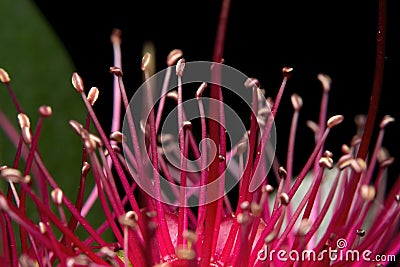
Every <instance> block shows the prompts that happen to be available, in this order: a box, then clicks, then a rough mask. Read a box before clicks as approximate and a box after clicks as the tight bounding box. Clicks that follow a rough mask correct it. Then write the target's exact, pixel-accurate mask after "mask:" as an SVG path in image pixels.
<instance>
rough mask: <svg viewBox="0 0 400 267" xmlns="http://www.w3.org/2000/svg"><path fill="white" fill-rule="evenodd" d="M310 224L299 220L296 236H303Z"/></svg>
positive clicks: (308, 221) (307, 221)
mask: <svg viewBox="0 0 400 267" xmlns="http://www.w3.org/2000/svg"><path fill="white" fill-rule="evenodd" d="M311 226H312V223H311V221H310V220H308V219H303V220H301V222H300V224H299V228H298V229H297V234H298V235H300V236H305V235H306V234H307V233H308V231H309V230H310V228H311Z"/></svg>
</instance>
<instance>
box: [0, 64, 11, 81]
mask: <svg viewBox="0 0 400 267" xmlns="http://www.w3.org/2000/svg"><path fill="white" fill-rule="evenodd" d="M0 81H1V82H2V83H4V84H7V83H10V82H11V79H10V76H9V75H8V73H7V71H5V70H4V69H3V68H0Z"/></svg>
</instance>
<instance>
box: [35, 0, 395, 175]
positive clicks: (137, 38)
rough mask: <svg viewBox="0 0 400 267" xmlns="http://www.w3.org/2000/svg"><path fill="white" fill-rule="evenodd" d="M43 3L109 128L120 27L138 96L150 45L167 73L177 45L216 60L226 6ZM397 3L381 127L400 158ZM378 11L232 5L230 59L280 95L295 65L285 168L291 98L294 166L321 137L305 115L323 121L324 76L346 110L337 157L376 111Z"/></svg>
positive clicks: (333, 145)
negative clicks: (298, 101) (297, 102)
mask: <svg viewBox="0 0 400 267" xmlns="http://www.w3.org/2000/svg"><path fill="white" fill-rule="evenodd" d="M35 2H36V4H37V5H38V7H39V8H40V9H41V11H42V12H43V14H44V15H45V17H46V18H47V19H48V21H49V22H50V23H51V25H52V26H53V28H54V30H55V31H56V33H57V34H58V35H59V37H60V38H61V40H62V42H63V43H64V45H65V47H66V49H67V50H68V52H69V53H70V55H71V57H72V59H73V62H74V64H75V66H76V70H77V71H78V72H79V73H80V75H81V76H82V78H83V79H84V82H85V84H86V85H87V86H88V87H89V86H97V87H99V89H100V90H101V94H102V96H101V98H99V101H98V103H96V105H95V109H96V111H97V112H98V114H100V117H101V120H102V121H103V122H104V123H103V125H105V128H106V130H107V127H108V125H109V124H110V123H109V121H110V119H111V109H110V106H111V103H112V99H111V96H112V93H111V91H112V89H111V88H112V79H113V77H112V75H111V74H110V73H109V67H110V66H112V64H113V52H112V45H111V43H110V34H111V31H112V29H113V28H119V29H121V30H122V57H123V62H122V64H123V70H124V80H125V84H126V87H127V88H128V89H129V90H130V91H129V93H130V94H131V95H132V94H133V93H134V90H135V88H138V87H139V86H140V84H141V83H142V73H141V71H140V64H141V58H142V48H143V43H144V42H146V41H152V42H153V43H154V45H155V47H156V55H155V56H156V65H157V69H158V70H161V69H163V68H165V67H166V64H165V59H166V56H167V55H168V53H169V52H170V51H171V50H172V49H175V48H179V49H182V50H183V53H184V57H185V59H186V60H187V61H196V60H211V59H212V52H213V46H214V39H215V33H216V27H217V22H218V16H219V11H220V4H221V1H210V0H206V1H71V0H69V1H65V0H61V1H45V0H36V1H35ZM396 2H398V1H394V0H388V12H387V25H388V26H387V46H386V62H385V75H384V84H383V88H382V95H381V101H380V105H379V111H378V116H377V125H378V124H379V122H380V119H381V118H382V117H383V116H384V115H386V114H390V115H392V116H393V117H394V118H395V119H396V122H395V123H394V124H392V125H390V126H388V130H387V133H386V139H385V141H384V145H385V146H386V147H387V148H388V149H389V152H390V153H391V154H392V155H393V156H395V157H397V158H399V156H400V154H399V151H400V146H399V141H398V139H399V137H398V134H399V132H400V131H399V129H400V127H399V123H400V116H399V115H400V112H399V110H400V109H399V100H398V97H397V95H398V93H397V91H399V89H400V88H399V83H398V79H397V75H398V72H399V70H400V56H399V50H400V49H399V48H400V43H399V39H400V38H399V36H400V29H399V27H400V21H399V20H400V19H399V18H400V16H399V14H398V13H399V11H400V9H399V8H398V4H396ZM395 5H396V6H395ZM377 10H378V0H373V1H372V0H367V1H360V0H357V1H344V0H338V1H292V0H290V1H232V3H231V10H230V15H229V22H228V31H227V35H226V44H225V51H224V59H225V63H226V64H227V65H229V66H232V67H234V68H236V69H239V70H240V71H242V72H243V73H245V74H246V75H248V76H251V77H255V78H257V79H258V80H259V81H260V82H261V86H262V87H263V88H265V89H266V92H267V95H268V96H272V97H275V95H276V93H277V90H278V88H279V85H280V82H281V69H282V67H284V66H290V67H293V68H294V74H293V77H292V79H291V80H290V81H289V83H288V86H287V90H286V92H285V95H284V98H283V100H282V106H281V109H280V111H279V112H278V116H277V118H276V123H277V133H278V140H277V141H278V143H277V155H278V157H279V158H280V159H281V160H280V161H281V162H282V163H283V164H284V159H285V153H286V144H287V140H288V130H289V126H290V121H291V116H292V110H293V108H292V106H291V104H290V95H291V94H292V93H297V94H299V95H300V96H301V97H302V98H303V102H304V107H303V109H302V110H301V113H300V123H299V133H298V135H297V143H296V148H295V157H296V159H297V160H296V165H295V171H299V170H300V167H301V166H302V164H304V163H305V160H306V159H307V157H306V155H308V154H309V153H310V152H311V150H312V148H313V134H312V133H311V131H310V130H309V129H308V128H307V127H306V126H305V121H306V120H308V119H311V120H315V121H316V120H317V119H318V111H319V104H320V103H319V100H320V97H321V93H322V89H321V85H320V83H319V81H318V80H317V74H318V73H325V74H328V75H329V76H330V77H331V78H332V80H333V83H332V90H331V92H330V100H329V111H328V116H332V115H335V114H343V115H344V116H345V121H344V122H343V124H341V125H340V126H338V127H337V129H334V130H333V131H332V133H331V135H330V136H329V138H328V140H327V143H326V148H327V149H329V150H331V151H333V152H334V160H337V159H338V158H339V157H340V146H341V144H349V142H350V140H351V138H352V137H353V135H354V134H355V131H356V128H355V126H354V116H355V115H356V114H359V113H366V112H367V110H368V105H369V98H370V93H371V89H372V84H373V74H374V68H375V55H376V46H375V45H376V30H377V14H378V12H377ZM375 135H376V132H375V133H374V136H375ZM374 140H375V139H373V140H372V144H374ZM390 173H391V176H393V177H392V179H396V178H397V176H398V173H399V164H398V162H397V161H396V162H395V164H394V166H393V167H392V168H391V171H390Z"/></svg>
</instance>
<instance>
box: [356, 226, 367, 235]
mask: <svg viewBox="0 0 400 267" xmlns="http://www.w3.org/2000/svg"><path fill="white" fill-rule="evenodd" d="M356 234H357V235H358V236H359V237H363V236H365V230H364V229H362V228H360V229H357V231H356Z"/></svg>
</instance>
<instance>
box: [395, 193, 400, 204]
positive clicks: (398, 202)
mask: <svg viewBox="0 0 400 267" xmlns="http://www.w3.org/2000/svg"><path fill="white" fill-rule="evenodd" d="M394 200H396V202H397V204H400V194H396V195H395V196H394Z"/></svg>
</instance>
